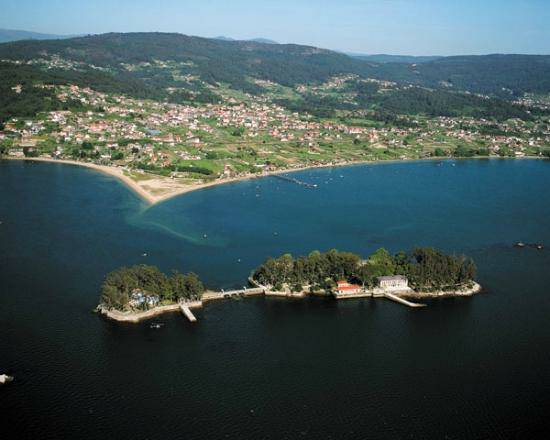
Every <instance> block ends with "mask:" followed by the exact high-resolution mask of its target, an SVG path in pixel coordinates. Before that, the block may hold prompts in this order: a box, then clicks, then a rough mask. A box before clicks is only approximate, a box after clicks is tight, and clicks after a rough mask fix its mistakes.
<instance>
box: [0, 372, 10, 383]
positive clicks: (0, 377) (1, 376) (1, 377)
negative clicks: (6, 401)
mask: <svg viewBox="0 0 550 440" xmlns="http://www.w3.org/2000/svg"><path fill="white" fill-rule="evenodd" d="M11 381H13V377H12V376H8V375H7V374H0V385H3V384H6V383H8V382H11Z"/></svg>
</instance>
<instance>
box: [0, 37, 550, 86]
mask: <svg viewBox="0 0 550 440" xmlns="http://www.w3.org/2000/svg"><path fill="white" fill-rule="evenodd" d="M48 55H49V56H51V55H58V56H60V57H62V58H63V59H68V60H72V61H75V62H79V63H86V64H91V65H94V66H96V67H99V68H104V69H107V70H108V71H109V72H110V73H111V74H112V75H120V74H121V73H128V72H130V73H131V74H132V76H140V77H141V79H143V80H145V81H148V80H150V81H151V82H153V80H155V81H157V80H158V79H159V78H160V79H163V85H167V83H169V82H170V81H168V80H167V76H166V75H158V76H157V75H151V74H150V70H151V69H143V67H144V66H140V64H142V63H151V62H153V61H154V60H157V61H165V62H166V61H172V62H174V64H173V65H172V66H171V68H172V70H174V69H176V70H177V71H178V72H179V73H181V74H191V75H196V76H198V77H200V79H202V80H203V81H205V82H207V83H210V84H214V83H216V82H224V83H227V84H230V85H231V86H233V87H235V88H238V89H243V90H247V91H251V92H258V91H259V87H258V86H257V85H255V84H254V83H252V82H250V81H249V79H250V78H256V79H262V80H269V81H273V82H276V83H278V84H282V85H286V86H295V85H297V84H308V83H314V82H323V81H326V80H327V79H329V78H330V77H333V76H335V75H340V74H357V75H359V76H361V77H371V78H377V79H381V80H391V81H397V82H401V83H411V84H415V85H419V86H428V87H447V88H453V89H454V90H466V91H470V92H476V93H485V94H495V95H500V96H506V95H510V94H513V95H519V94H521V93H524V92H540V93H546V92H550V56H531V55H487V56H462V57H444V58H437V59H434V60H431V61H427V62H422V63H417V62H410V63H405V62H375V61H373V58H366V59H361V58H360V57H359V58H357V57H351V56H348V55H345V54H342V53H337V52H333V51H329V50H325V49H319V48H315V47H309V46H300V45H293V44H265V43H261V42H256V41H224V40H219V39H209V38H200V37H191V36H187V35H182V34H169V33H127V34H115V33H111V34H103V35H94V36H87V37H79V38H71V39H65V40H46V41H18V42H12V43H6V44H1V45H0V59H8V60H32V59H36V58H41V57H44V56H48ZM385 59H389V58H387V57H386V58H385ZM390 59H391V58H390ZM402 59H403V60H409V58H406V57H405V58H402ZM421 60H422V61H426V58H421ZM129 66H133V67H134V68H133V69H132V67H129ZM129 69H130V70H129ZM143 70H145V71H146V72H145V73H146V74H144V72H143ZM156 70H162V69H156Z"/></svg>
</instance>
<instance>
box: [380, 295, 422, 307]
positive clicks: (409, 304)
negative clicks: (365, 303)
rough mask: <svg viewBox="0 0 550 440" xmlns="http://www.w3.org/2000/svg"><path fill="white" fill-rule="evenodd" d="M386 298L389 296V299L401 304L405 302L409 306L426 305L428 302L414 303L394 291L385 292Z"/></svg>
mask: <svg viewBox="0 0 550 440" xmlns="http://www.w3.org/2000/svg"><path fill="white" fill-rule="evenodd" d="M384 298H388V299H389V300H392V301H395V302H398V303H400V304H404V305H406V306H408V307H413V308H418V307H426V304H420V303H413V302H411V301H407V300H406V299H404V298H401V297H399V296H397V295H394V294H393V293H389V292H384Z"/></svg>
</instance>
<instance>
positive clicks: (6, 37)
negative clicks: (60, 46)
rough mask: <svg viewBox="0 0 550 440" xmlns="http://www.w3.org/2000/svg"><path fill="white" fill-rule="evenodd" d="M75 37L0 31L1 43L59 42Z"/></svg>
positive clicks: (11, 30)
mask: <svg viewBox="0 0 550 440" xmlns="http://www.w3.org/2000/svg"><path fill="white" fill-rule="evenodd" d="M75 36H76V35H54V34H41V33H39V32H30V31H19V30H13V29H0V43H8V42H10V41H19V40H58V39H60V38H73V37H75Z"/></svg>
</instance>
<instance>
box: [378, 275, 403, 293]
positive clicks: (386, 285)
mask: <svg viewBox="0 0 550 440" xmlns="http://www.w3.org/2000/svg"><path fill="white" fill-rule="evenodd" d="M378 285H379V286H380V287H381V288H382V289H384V290H408V289H409V280H408V279H407V277H404V276H403V275H392V276H386V277H378Z"/></svg>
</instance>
